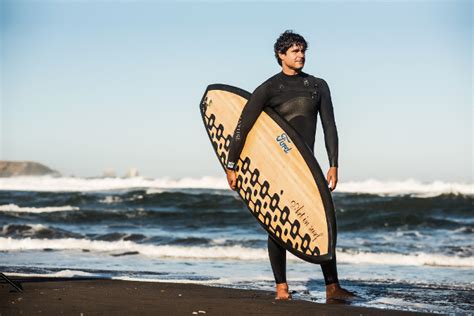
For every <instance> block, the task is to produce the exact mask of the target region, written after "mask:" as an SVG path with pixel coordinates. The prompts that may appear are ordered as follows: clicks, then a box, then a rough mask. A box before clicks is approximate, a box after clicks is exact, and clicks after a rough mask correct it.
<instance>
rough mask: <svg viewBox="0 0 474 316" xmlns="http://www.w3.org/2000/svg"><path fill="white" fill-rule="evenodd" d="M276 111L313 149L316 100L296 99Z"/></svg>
mask: <svg viewBox="0 0 474 316" xmlns="http://www.w3.org/2000/svg"><path fill="white" fill-rule="evenodd" d="M274 110H275V111H276V112H277V113H278V114H280V116H281V117H283V118H284V119H285V120H286V121H287V122H288V123H290V125H291V126H292V127H293V128H294V129H295V130H296V131H297V132H298V133H299V134H300V135H301V136H302V137H303V140H304V141H305V142H306V144H308V146H309V147H310V148H313V146H314V137H315V133H316V115H317V108H316V102H315V99H312V98H309V97H301V96H299V97H295V98H292V99H290V100H288V101H286V102H285V103H283V104H280V105H278V106H275V107H274Z"/></svg>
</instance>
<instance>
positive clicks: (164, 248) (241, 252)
mask: <svg viewBox="0 0 474 316" xmlns="http://www.w3.org/2000/svg"><path fill="white" fill-rule="evenodd" d="M45 248H46V249H53V250H83V249H87V250H89V251H93V252H104V253H108V254H118V253H125V252H138V253H139V254H140V255H144V256H147V257H152V258H196V259H223V260H225V259H234V260H268V253H267V250H266V249H263V248H248V247H243V246H241V245H233V246H214V247H200V246H174V245H150V244H138V243H135V242H132V241H124V240H120V241H111V242H109V241H101V240H88V239H76V238H61V239H35V238H22V239H15V238H11V237H8V238H3V237H0V250H2V251H22V250H43V249H45ZM337 257H338V262H340V263H349V264H380V265H402V266H422V265H427V266H453V267H469V268H472V267H474V260H473V259H472V257H458V256H446V255H441V254H430V253H422V252H420V253H413V254H398V253H371V252H358V251H338V254H337ZM288 259H290V260H300V259H298V258H296V257H295V256H293V255H291V254H288Z"/></svg>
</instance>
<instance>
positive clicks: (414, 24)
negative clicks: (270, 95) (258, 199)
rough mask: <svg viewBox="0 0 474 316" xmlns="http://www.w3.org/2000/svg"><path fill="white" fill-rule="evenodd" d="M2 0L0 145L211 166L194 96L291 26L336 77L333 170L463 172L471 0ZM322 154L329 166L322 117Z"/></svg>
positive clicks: (253, 60) (170, 169)
mask: <svg viewBox="0 0 474 316" xmlns="http://www.w3.org/2000/svg"><path fill="white" fill-rule="evenodd" d="M1 3H2V6H1V18H0V28H1V32H2V33H1V35H2V36H1V59H0V60H1V93H2V95H1V138H0V141H1V143H0V144H1V148H0V159H6V160H33V161H39V162H41V163H44V164H46V165H48V166H50V167H52V168H55V169H57V170H59V171H61V172H62V173H63V174H65V175H71V174H74V175H77V176H95V175H101V174H102V172H103V170H104V169H109V168H111V169H114V170H116V172H117V174H119V175H121V174H124V173H125V172H126V170H127V169H128V168H130V167H136V168H138V169H139V170H140V172H141V174H143V175H145V176H149V177H161V176H171V177H188V176H189V177H199V176H204V175H210V176H220V175H222V169H221V168H220V166H219V164H218V161H217V158H216V157H215V155H214V153H213V151H212V148H211V145H210V143H209V141H208V138H207V135H206V134H205V130H204V127H203V126H202V121H201V117H200V114H199V109H198V103H199V101H200V98H201V97H202V94H203V92H204V90H205V88H206V86H207V85H208V84H211V83H226V84H231V85H234V86H238V87H241V88H244V89H246V90H249V91H253V89H254V88H255V87H256V86H258V85H259V84H260V83H261V82H263V81H264V80H266V79H267V78H268V77H270V76H271V75H273V74H275V73H277V72H278V71H280V68H279V66H278V64H277V63H276V61H275V59H274V57H273V43H274V41H275V39H276V38H277V37H278V35H279V34H280V33H281V32H283V31H284V30H285V29H293V30H294V31H296V32H298V33H301V34H302V35H303V36H304V37H305V38H306V39H307V41H308V42H309V50H308V52H307V63H306V66H305V69H304V70H305V71H306V72H308V73H311V74H313V75H315V76H317V77H322V78H324V79H325V80H326V81H327V82H328V83H329V86H330V88H331V93H332V98H333V104H334V110H335V115H336V123H337V126H338V131H339V139H340V149H339V152H340V161H339V164H340V168H339V169H340V171H339V173H340V179H341V181H349V180H363V179H368V178H375V179H380V180H403V179H407V178H415V179H418V180H422V181H433V180H443V181H469V182H472V175H473V174H472V170H473V162H472V148H473V141H472V140H473V139H472V137H473V135H472V122H473V115H472V98H473V95H472V87H471V85H472V70H473V67H472V30H471V29H472V13H473V8H472V2H470V1H411V2H408V1H392V2H389V1H383V2H382V1H378V2H376V1H363V2H355V1H345V2H342V1H332V2H324V1H318V2H309V1H305V2H291V3H290V2H288V3H285V2H267V1H266V2H246V1H241V2H237V3H230V2H223V3H222V2H208V1H206V2H153V1H100V2H99V1H73V2H68V1H5V0H3V1H2V2H1ZM316 157H317V158H318V161H319V162H320V164H321V165H322V167H323V170H326V169H327V166H328V161H327V155H326V152H325V148H324V140H323V134H322V130H321V128H320V124H318V131H317V140H316Z"/></svg>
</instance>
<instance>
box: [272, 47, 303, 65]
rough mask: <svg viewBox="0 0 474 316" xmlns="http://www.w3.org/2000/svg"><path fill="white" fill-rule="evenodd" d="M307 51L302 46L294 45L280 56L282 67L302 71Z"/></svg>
mask: <svg viewBox="0 0 474 316" xmlns="http://www.w3.org/2000/svg"><path fill="white" fill-rule="evenodd" d="M304 54H305V49H304V48H303V46H301V45H296V44H293V46H291V47H290V48H288V50H287V51H286V53H285V54H278V56H279V57H280V59H281V64H282V67H285V65H286V67H288V68H290V69H293V70H297V71H298V70H301V69H303V67H304V62H305V58H304Z"/></svg>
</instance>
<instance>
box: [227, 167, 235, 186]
mask: <svg viewBox="0 0 474 316" xmlns="http://www.w3.org/2000/svg"><path fill="white" fill-rule="evenodd" d="M225 173H226V175H227V182H228V183H229V187H230V188H231V189H232V190H235V186H236V184H237V176H236V174H235V171H234V170H232V169H226V171H225Z"/></svg>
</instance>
